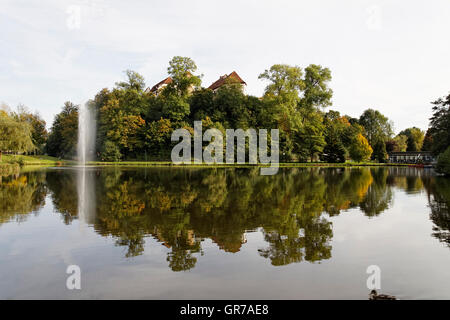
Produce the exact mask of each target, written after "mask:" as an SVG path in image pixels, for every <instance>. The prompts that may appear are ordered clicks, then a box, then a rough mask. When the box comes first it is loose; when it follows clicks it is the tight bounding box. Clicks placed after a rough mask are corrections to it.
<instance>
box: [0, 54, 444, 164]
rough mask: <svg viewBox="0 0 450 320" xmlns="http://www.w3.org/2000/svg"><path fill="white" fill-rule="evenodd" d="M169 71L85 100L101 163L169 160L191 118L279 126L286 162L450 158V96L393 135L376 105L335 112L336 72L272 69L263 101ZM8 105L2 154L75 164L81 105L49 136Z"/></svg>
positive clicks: (67, 108) (37, 121) (187, 68)
mask: <svg viewBox="0 0 450 320" xmlns="http://www.w3.org/2000/svg"><path fill="white" fill-rule="evenodd" d="M167 70H168V75H169V77H170V80H171V81H170V82H168V83H167V84H166V85H165V86H163V87H162V88H161V89H158V90H149V88H147V86H146V84H145V81H144V78H143V76H142V75H140V74H138V73H136V72H134V71H131V70H128V71H126V77H127V79H126V81H123V82H118V83H116V85H115V87H114V88H112V89H107V88H105V89H102V90H100V91H99V92H98V93H97V94H96V96H95V97H94V98H93V99H92V100H90V101H89V102H88V107H89V108H91V109H92V110H93V111H94V112H95V115H96V119H97V136H96V150H95V156H96V158H97V160H100V161H123V160H168V159H170V152H171V150H172V147H173V146H174V145H175V144H176V143H175V142H171V133H172V131H173V130H175V129H178V128H185V129H187V130H189V131H190V132H192V133H193V122H194V121H199V120H201V121H202V124H203V130H206V129H209V128H216V129H218V130H220V131H221V132H222V133H225V129H227V128H232V129H237V128H242V129H244V130H245V129H248V128H254V129H259V128H261V129H275V128H277V129H279V131H280V161H284V162H291V161H295V162H306V161H324V162H345V161H347V160H353V161H357V162H361V161H369V160H372V161H376V162H385V161H386V159H387V152H390V151H420V150H426V151H432V152H433V153H434V154H435V155H439V154H442V156H441V157H440V158H442V159H445V158H447V159H449V158H450V151H449V150H448V148H449V146H450V94H449V95H448V96H447V97H443V98H439V99H438V100H436V101H435V102H433V116H432V118H431V119H430V127H429V129H428V130H427V132H426V133H425V132H423V131H422V130H421V129H419V128H416V127H413V128H407V129H405V130H402V131H401V132H400V133H399V134H397V135H394V128H393V123H392V121H390V120H389V119H388V118H387V117H386V116H384V115H383V114H381V113H380V112H379V111H377V110H375V109H371V108H369V109H367V110H365V111H364V112H363V113H362V114H361V115H360V117H359V118H352V117H350V116H347V115H341V114H340V113H339V111H336V110H331V109H330V107H331V106H332V97H333V91H332V90H331V89H330V87H329V84H330V81H331V79H332V77H331V71H330V70H329V69H328V68H325V67H322V66H320V65H314V64H311V65H309V66H306V67H305V68H301V67H299V66H290V65H285V64H276V65H273V66H272V67H270V68H269V69H267V70H265V71H264V72H262V73H261V74H260V75H259V77H258V78H259V79H260V80H261V81H264V82H265V83H266V84H267V85H266V88H265V91H264V94H263V96H262V97H255V96H251V95H248V94H246V93H245V88H244V86H243V84H242V83H241V82H239V81H233V79H232V78H230V79H227V81H226V82H225V83H224V84H223V85H222V86H220V87H219V88H217V89H216V90H211V89H209V88H204V87H202V82H201V76H199V75H197V66H196V64H195V62H194V61H193V60H192V59H190V58H187V57H179V56H177V57H174V58H173V59H172V60H171V61H170V62H169V67H168V69H167ZM2 109H4V111H1V112H0V127H2V129H3V128H9V129H8V130H2V131H1V134H2V135H3V137H0V150H3V151H15V152H42V153H47V154H49V155H52V156H56V157H60V158H65V159H71V158H75V156H76V154H75V151H76V144H77V131H78V106H77V105H75V104H74V103H72V102H66V103H65V104H64V106H63V109H62V111H61V112H60V113H59V114H58V115H56V117H55V120H54V122H53V124H52V127H51V130H50V134H49V135H48V138H47V132H46V131H45V122H44V125H43V126H42V123H43V120H42V119H41V118H40V117H39V115H37V114H31V113H29V112H28V111H27V110H26V109H25V108H21V109H20V110H18V111H17V112H8V111H7V110H6V108H2ZM22 127H23V128H25V127H26V129H21V128H22ZM14 132H17V134H16V133H14ZM19 133H20V134H19ZM27 137H29V139H28V138H27ZM446 150H447V151H446ZM443 168H444V169H445V166H444V167H443ZM447 169H449V172H450V168H448V166H447Z"/></svg>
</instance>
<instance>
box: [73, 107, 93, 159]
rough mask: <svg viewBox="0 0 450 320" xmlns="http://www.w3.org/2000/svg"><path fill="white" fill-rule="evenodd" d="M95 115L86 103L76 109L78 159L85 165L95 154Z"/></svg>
mask: <svg viewBox="0 0 450 320" xmlns="http://www.w3.org/2000/svg"><path fill="white" fill-rule="evenodd" d="M95 127H96V126H95V117H94V115H93V111H92V110H91V109H90V108H89V106H88V104H87V103H84V104H81V105H80V107H79V109H78V146H77V152H78V161H79V163H80V165H82V166H85V165H86V162H87V161H91V160H93V158H94V155H95V129H96V128H95Z"/></svg>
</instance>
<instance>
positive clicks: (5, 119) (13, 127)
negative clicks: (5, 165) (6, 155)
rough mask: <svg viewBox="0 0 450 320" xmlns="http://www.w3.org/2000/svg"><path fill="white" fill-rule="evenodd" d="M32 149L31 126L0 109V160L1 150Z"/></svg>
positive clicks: (22, 150)
mask: <svg viewBox="0 0 450 320" xmlns="http://www.w3.org/2000/svg"><path fill="white" fill-rule="evenodd" d="M33 149H34V145H33V141H32V139H31V126H30V125H29V124H28V123H27V122H21V121H18V120H17V119H14V118H13V117H11V116H10V115H8V113H6V112H5V111H3V110H0V161H1V159H2V151H13V152H26V151H31V150H33Z"/></svg>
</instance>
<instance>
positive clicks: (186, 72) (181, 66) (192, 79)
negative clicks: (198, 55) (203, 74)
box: [164, 56, 201, 96]
mask: <svg viewBox="0 0 450 320" xmlns="http://www.w3.org/2000/svg"><path fill="white" fill-rule="evenodd" d="M195 71H197V65H196V64H195V62H194V60H192V59H191V58H188V57H180V56H175V57H173V58H172V60H170V61H169V67H168V68H167V72H168V73H169V75H170V76H171V77H172V82H171V83H170V84H169V85H168V86H167V87H166V88H165V89H164V90H167V91H170V92H173V91H175V92H176V93H177V94H178V95H179V96H186V95H188V94H190V93H191V92H192V91H193V89H195V88H196V87H199V86H200V84H201V79H200V77H199V76H195V75H194V72H195Z"/></svg>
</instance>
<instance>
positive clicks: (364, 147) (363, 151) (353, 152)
mask: <svg viewBox="0 0 450 320" xmlns="http://www.w3.org/2000/svg"><path fill="white" fill-rule="evenodd" d="M349 151H350V157H351V158H352V159H353V160H354V161H357V162H361V161H367V160H369V159H370V156H371V155H372V152H373V150H372V147H371V146H370V144H369V142H368V141H367V139H366V138H365V137H364V136H363V135H362V134H361V133H359V134H358V135H357V136H356V137H355V139H354V141H353V143H352V145H351V146H350V150H349Z"/></svg>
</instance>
